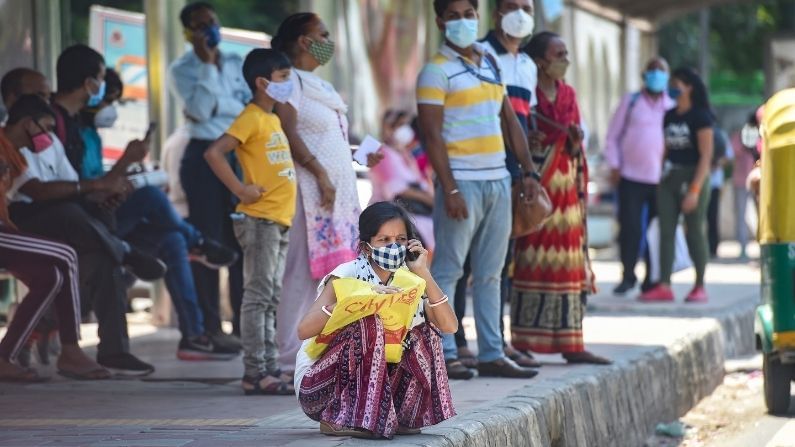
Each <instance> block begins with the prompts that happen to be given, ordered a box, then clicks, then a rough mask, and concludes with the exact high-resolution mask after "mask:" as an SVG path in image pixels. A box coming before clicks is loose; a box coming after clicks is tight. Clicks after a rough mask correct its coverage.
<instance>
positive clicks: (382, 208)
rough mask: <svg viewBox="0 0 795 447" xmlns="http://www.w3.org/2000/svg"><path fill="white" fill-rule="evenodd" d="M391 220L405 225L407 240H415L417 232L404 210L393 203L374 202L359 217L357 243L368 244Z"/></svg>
mask: <svg viewBox="0 0 795 447" xmlns="http://www.w3.org/2000/svg"><path fill="white" fill-rule="evenodd" d="M392 219H401V220H403V223H405V224H406V233H407V236H408V237H409V239H416V237H417V236H416V234H417V230H416V229H415V228H414V223H413V222H412V221H411V218H410V217H409V213H408V212H407V211H406V209H405V208H403V207H402V206H400V205H398V204H397V203H395V202H376V203H374V204H372V205H370V206H368V207H367V208H365V210H364V211H362V214H360V215H359V241H360V242H367V243H370V240H371V239H372V238H374V237H375V236H376V235H377V234H378V231H379V230H380V229H381V226H382V225H384V224H385V223H387V222H389V221H390V220H392Z"/></svg>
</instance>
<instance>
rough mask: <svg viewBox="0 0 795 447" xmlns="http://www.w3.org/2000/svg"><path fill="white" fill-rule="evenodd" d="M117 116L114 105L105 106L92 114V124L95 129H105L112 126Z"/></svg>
mask: <svg viewBox="0 0 795 447" xmlns="http://www.w3.org/2000/svg"><path fill="white" fill-rule="evenodd" d="M118 118H119V112H118V110H116V106H113V105H110V106H106V107H103V108H102V109H100V111H99V112H97V114H96V115H94V126H95V127H96V128H97V129H107V128H110V127H113V125H114V124H116V120H117V119H118Z"/></svg>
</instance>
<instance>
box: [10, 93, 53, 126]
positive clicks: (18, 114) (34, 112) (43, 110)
mask: <svg viewBox="0 0 795 447" xmlns="http://www.w3.org/2000/svg"><path fill="white" fill-rule="evenodd" d="M45 116H49V117H52V118H53V119H54V118H55V112H53V110H52V107H50V105H49V104H47V101H45V100H44V99H43V98H42V97H41V96H39V95H22V96H20V97H19V98H18V99H17V101H16V102H15V103H14V105H13V106H11V109H10V110H9V111H8V122H7V125H9V126H10V125H14V124H16V123H18V122H20V121H22V120H23V119H25V118H28V117H30V118H33V119H34V120H37V121H38V120H40V119H42V118H44V117H45Z"/></svg>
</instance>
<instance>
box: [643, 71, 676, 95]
mask: <svg viewBox="0 0 795 447" xmlns="http://www.w3.org/2000/svg"><path fill="white" fill-rule="evenodd" d="M669 80H670V75H669V74H668V72H667V71H663V70H657V69H654V70H649V71H647V72H646V73H643V82H644V84H645V85H646V89H647V90H648V91H650V92H652V93H662V92H664V91H665V88H666V87H668V81H669Z"/></svg>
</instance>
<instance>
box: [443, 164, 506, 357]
mask: <svg viewBox="0 0 795 447" xmlns="http://www.w3.org/2000/svg"><path fill="white" fill-rule="evenodd" d="M457 183H458V190H459V191H460V194H461V196H462V197H463V199H464V200H465V201H466V203H467V210H468V211H469V218H467V219H464V220H454V219H451V218H450V217H449V216H448V215H447V211H446V210H445V206H444V200H445V198H446V195H445V193H444V191H442V189H441V187H440V186H439V185H437V187H436V198H435V203H434V207H433V231H434V235H435V237H436V241H437V242H436V252H435V253H434V255H433V263H432V265H431V274H432V275H433V277H434V279H435V280H436V282H437V283H438V284H439V287H440V288H441V289H442V291H443V292H444V293H445V294H447V295H448V296H449V297H451V299H452V300H453V301H455V287H456V283H457V282H458V280H459V279H460V278H461V277H462V276H463V274H464V262H465V261H466V258H467V253H469V254H470V263H471V265H472V275H473V305H474V309H473V310H474V313H475V328H476V329H477V334H478V360H480V361H481V362H492V361H495V360H498V359H501V358H503V357H504V355H503V350H502V333H501V331H500V319H501V318H502V311H501V309H500V307H501V306H500V292H501V291H500V283H501V276H502V268H503V266H504V265H505V253H506V252H507V251H508V240H509V238H510V234H511V180H510V178H508V177H506V178H505V179H503V180H494V181H458V182H457ZM451 304H452V305H453V306H454V305H455V303H454V302H453V303H451ZM457 356H458V354H457V349H456V344H455V337H454V336H453V335H452V334H445V336H444V357H445V359H448V360H449V359H455V358H456V357H457Z"/></svg>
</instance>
